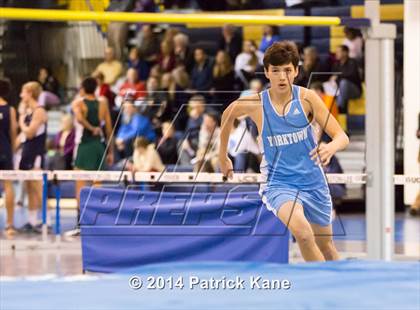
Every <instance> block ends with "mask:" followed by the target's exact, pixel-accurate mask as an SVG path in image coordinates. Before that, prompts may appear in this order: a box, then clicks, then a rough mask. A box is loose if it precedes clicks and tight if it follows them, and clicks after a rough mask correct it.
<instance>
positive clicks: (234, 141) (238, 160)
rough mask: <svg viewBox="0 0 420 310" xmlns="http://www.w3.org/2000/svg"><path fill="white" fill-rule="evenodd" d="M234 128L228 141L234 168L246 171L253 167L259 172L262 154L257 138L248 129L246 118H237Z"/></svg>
mask: <svg viewBox="0 0 420 310" xmlns="http://www.w3.org/2000/svg"><path fill="white" fill-rule="evenodd" d="M233 128H234V129H233V131H232V133H231V134H230V136H229V143H228V153H229V155H230V156H232V158H233V170H234V171H235V172H246V171H247V169H248V168H249V167H252V169H253V170H254V172H259V169H258V163H259V162H260V161H261V154H260V150H259V148H258V143H257V141H256V138H255V137H254V136H253V135H252V134H251V133H250V132H249V130H248V129H247V125H246V120H244V119H243V120H238V119H235V121H234V122H233Z"/></svg>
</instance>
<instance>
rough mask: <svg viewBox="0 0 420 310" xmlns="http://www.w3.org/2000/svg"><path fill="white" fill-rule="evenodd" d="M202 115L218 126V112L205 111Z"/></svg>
mask: <svg viewBox="0 0 420 310" xmlns="http://www.w3.org/2000/svg"><path fill="white" fill-rule="evenodd" d="M204 115H207V116H208V117H210V118H211V119H212V120H213V121H214V122H215V123H216V125H217V126H219V125H220V115H219V113H218V112H216V111H213V110H208V111H206V113H204Z"/></svg>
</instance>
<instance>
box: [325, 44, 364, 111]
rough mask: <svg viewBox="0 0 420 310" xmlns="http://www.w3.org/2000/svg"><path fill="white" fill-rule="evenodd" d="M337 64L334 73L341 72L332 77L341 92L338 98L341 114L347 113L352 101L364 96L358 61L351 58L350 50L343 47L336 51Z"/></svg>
mask: <svg viewBox="0 0 420 310" xmlns="http://www.w3.org/2000/svg"><path fill="white" fill-rule="evenodd" d="M335 56H336V59H337V63H336V64H335V65H334V66H333V69H332V70H333V72H339V73H338V74H337V75H333V76H332V77H331V79H332V80H335V81H336V82H337V85H338V88H339V90H340V92H339V94H338V97H337V104H338V108H339V110H340V112H341V113H347V105H348V101H349V100H350V99H357V98H360V96H361V95H362V82H361V80H360V75H359V71H358V66H357V62H356V60H354V59H352V58H350V57H349V48H348V47H347V46H345V45H341V46H339V47H338V48H337V51H336V54H335Z"/></svg>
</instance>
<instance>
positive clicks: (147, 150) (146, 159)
mask: <svg viewBox="0 0 420 310" xmlns="http://www.w3.org/2000/svg"><path fill="white" fill-rule="evenodd" d="M132 170H133V171H134V172H162V171H163V170H165V166H164V165H163V164H162V160H161V159H160V156H159V153H158V152H157V151H156V149H155V146H154V144H153V143H150V142H149V141H148V140H147V139H146V138H144V137H138V138H136V140H135V141H134V153H133V167H132Z"/></svg>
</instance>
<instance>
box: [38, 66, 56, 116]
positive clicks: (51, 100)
mask: <svg viewBox="0 0 420 310" xmlns="http://www.w3.org/2000/svg"><path fill="white" fill-rule="evenodd" d="M38 82H39V83H40V84H41V86H42V92H41V95H40V96H39V98H38V102H39V104H40V105H42V106H43V107H46V108H49V107H53V106H57V105H59V104H60V93H59V88H60V85H59V83H58V81H57V79H56V78H55V77H54V76H53V75H52V74H51V71H50V69H49V68H47V67H41V68H40V69H39V72H38Z"/></svg>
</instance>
